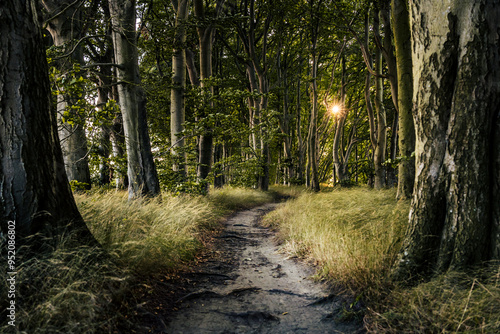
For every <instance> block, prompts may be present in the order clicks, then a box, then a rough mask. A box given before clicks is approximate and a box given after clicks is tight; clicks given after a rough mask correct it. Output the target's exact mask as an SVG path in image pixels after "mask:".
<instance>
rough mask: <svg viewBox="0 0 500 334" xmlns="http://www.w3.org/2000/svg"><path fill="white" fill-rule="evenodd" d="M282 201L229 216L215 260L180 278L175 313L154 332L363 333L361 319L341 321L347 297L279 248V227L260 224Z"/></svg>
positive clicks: (208, 261)
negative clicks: (333, 291)
mask: <svg viewBox="0 0 500 334" xmlns="http://www.w3.org/2000/svg"><path fill="white" fill-rule="evenodd" d="M276 205H277V204H266V205H264V206H260V207H257V208H254V209H251V210H247V211H242V212H239V213H237V214H235V215H233V216H232V217H231V218H229V219H228V220H227V221H226V223H225V224H226V228H225V230H224V232H223V233H222V234H220V235H219V236H217V242H216V244H215V248H214V249H213V251H212V252H213V254H212V255H211V256H210V257H209V259H208V260H206V261H204V262H203V263H202V264H200V265H198V266H197V267H196V268H194V269H192V271H191V272H185V273H183V274H181V276H180V277H179V278H178V279H177V281H178V282H182V283H181V284H180V285H179V287H178V289H179V290H178V291H177V293H175V295H176V296H180V297H179V298H178V299H177V300H176V301H175V303H174V305H175V307H174V308H173V310H174V312H169V314H168V315H166V317H167V318H166V319H165V321H164V322H163V321H162V323H163V325H162V326H161V327H162V328H161V330H157V331H154V332H156V333H171V334H181V333H190V334H191V333H193V334H194V333H196V334H198V333H361V332H362V326H361V324H359V323H345V322H338V321H337V319H338V314H339V312H340V310H341V308H342V303H343V302H342V300H341V298H336V297H333V295H332V294H330V290H329V289H328V287H327V286H326V285H324V284H321V283H317V282H313V281H312V280H310V279H309V277H310V276H311V275H312V274H313V273H314V272H313V269H312V268H311V267H308V266H306V265H305V264H303V263H301V262H299V261H296V260H293V259H288V258H286V256H285V255H283V254H280V253H278V252H277V250H278V247H277V246H276V244H275V242H274V241H273V238H272V237H273V232H271V231H269V230H268V229H266V228H263V227H262V226H260V225H259V220H260V217H262V215H263V214H265V213H266V212H269V211H270V210H272V209H274V208H275V207H276ZM171 283H172V284H173V283H174V282H171ZM176 298H177V297H176Z"/></svg>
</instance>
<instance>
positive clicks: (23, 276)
mask: <svg viewBox="0 0 500 334" xmlns="http://www.w3.org/2000/svg"><path fill="white" fill-rule="evenodd" d="M69 239H71V237H70V236H64V237H63V238H60V239H59V240H56V241H54V238H50V240H49V239H47V240H46V241H44V244H45V245H49V244H50V245H51V246H50V247H49V248H47V247H45V249H43V250H40V249H37V250H36V251H35V250H32V249H28V248H26V247H20V248H19V249H18V250H17V252H16V264H17V268H16V269H17V275H15V279H16V297H15V302H16V304H15V305H16V315H15V316H16V319H15V320H16V322H15V324H16V327H15V329H14V328H13V327H12V326H10V325H9V324H8V323H6V321H5V320H7V319H8V318H7V316H6V314H5V310H6V309H7V304H6V303H7V302H8V301H7V298H2V300H1V301H0V306H1V309H2V311H1V312H0V313H1V315H2V321H1V322H0V332H1V333H30V334H31V333H44V334H45V333H47V334H52V333H104V332H110V328H117V327H120V328H122V329H123V330H128V329H131V328H134V324H133V323H131V322H130V321H129V320H128V319H127V317H128V316H127V314H126V313H123V312H122V311H123V310H121V307H120V305H121V303H122V298H123V296H124V294H125V293H126V290H127V289H128V284H129V283H128V276H127V273H126V271H124V270H123V269H121V268H119V267H118V266H116V264H114V263H113V262H112V261H111V260H110V259H109V258H108V257H107V256H106V255H105V254H104V253H103V252H102V250H101V249H99V248H97V247H89V246H85V245H81V246H75V245H74V243H73V244H72V245H69V244H68V243H67V240H69ZM2 246H3V245H2ZM0 276H1V283H0V290H1V291H0V293H1V295H2V296H7V289H8V286H7V278H9V277H10V275H9V274H7V272H6V270H3V271H2V272H1V273H0ZM4 321H5V322H4Z"/></svg>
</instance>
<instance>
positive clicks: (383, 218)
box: [264, 188, 409, 297]
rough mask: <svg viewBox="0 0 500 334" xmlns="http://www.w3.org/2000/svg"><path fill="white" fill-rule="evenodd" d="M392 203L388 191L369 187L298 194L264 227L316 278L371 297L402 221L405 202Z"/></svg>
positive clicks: (387, 264)
mask: <svg viewBox="0 0 500 334" xmlns="http://www.w3.org/2000/svg"><path fill="white" fill-rule="evenodd" d="M394 198H395V191H394V190H383V191H375V190H371V189H369V188H350V189H341V190H334V191H331V192H324V193H316V194H314V193H304V194H302V195H301V196H299V197H298V198H297V199H293V200H290V201H288V202H287V203H285V204H283V205H282V206H281V207H279V208H278V209H277V210H275V211H274V212H271V213H270V214H269V215H267V216H266V217H265V218H264V222H265V223H266V224H268V225H270V226H275V227H276V228H277V229H278V230H279V236H280V238H281V239H282V241H283V245H282V248H283V249H284V250H286V251H288V252H291V253H292V254H294V255H298V256H308V257H310V258H312V259H314V260H315V261H316V262H317V263H318V265H319V268H320V272H319V274H320V275H321V276H322V277H324V278H328V279H331V280H332V281H335V282H338V283H340V285H341V286H343V287H346V288H348V289H350V290H351V291H352V292H353V293H355V294H361V293H363V294H364V295H365V296H366V295H370V294H372V295H377V294H378V293H379V291H380V290H381V289H382V288H383V286H384V284H385V283H384V282H385V281H386V280H387V278H388V274H389V269H390V266H391V264H392V263H393V261H394V259H395V255H396V253H397V251H398V248H399V245H400V242H401V237H402V235H403V234H404V230H405V228H406V225H407V220H408V211H409V203H408V202H400V203H396V201H395V199H394ZM366 297H367V296H366Z"/></svg>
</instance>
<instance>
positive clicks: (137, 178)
mask: <svg viewBox="0 0 500 334" xmlns="http://www.w3.org/2000/svg"><path fill="white" fill-rule="evenodd" d="M109 9H110V13H111V19H112V25H113V34H112V36H113V45H114V50H115V61H116V63H117V64H118V65H119V67H118V68H117V79H118V95H119V100H120V101H119V102H120V109H121V112H122V116H123V129H124V132H125V145H126V147H127V163H128V179H129V186H128V190H129V199H132V198H135V197H141V196H144V195H151V196H154V195H157V194H159V192H160V186H159V182H158V176H157V175H156V168H155V166H154V162H153V158H152V154H151V148H150V143H149V135H148V132H147V131H148V130H147V122H146V110H145V97H144V94H143V92H142V91H141V90H139V89H138V87H139V86H140V78H139V67H138V58H137V46H136V31H135V24H136V18H135V15H136V14H135V0H110V1H109Z"/></svg>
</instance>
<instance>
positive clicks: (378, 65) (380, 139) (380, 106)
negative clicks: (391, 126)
mask: <svg viewBox="0 0 500 334" xmlns="http://www.w3.org/2000/svg"><path fill="white" fill-rule="evenodd" d="M379 15H380V11H379V10H376V11H375V13H374V20H373V31H374V34H375V35H378V30H379V26H380V21H379ZM382 66H383V65H382V51H381V50H380V48H376V49H375V72H376V74H377V77H376V78H375V113H376V115H377V132H376V136H377V145H376V147H375V152H374V155H373V164H374V165H375V180H374V188H375V189H382V188H384V187H385V185H386V182H385V178H386V170H385V167H384V166H383V163H384V162H385V153H386V144H387V120H386V112H385V107H384V79H383V78H382V69H383V68H382Z"/></svg>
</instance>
